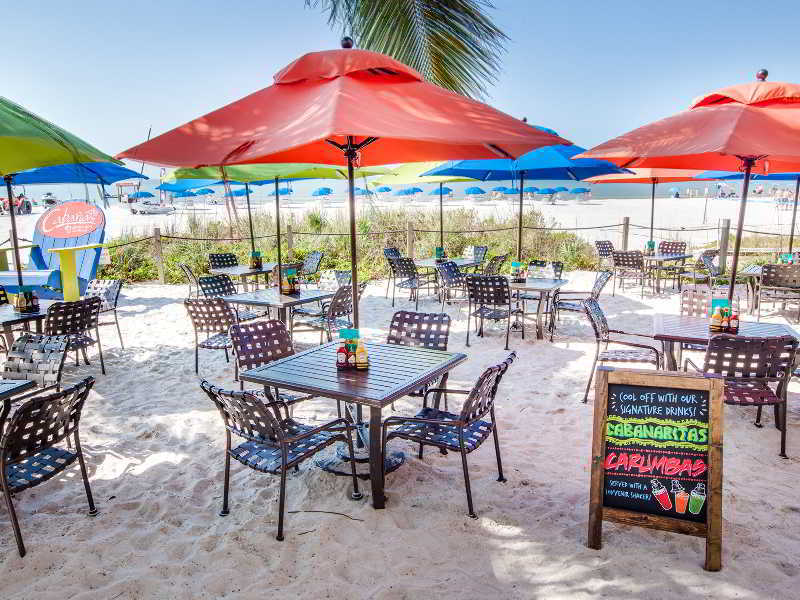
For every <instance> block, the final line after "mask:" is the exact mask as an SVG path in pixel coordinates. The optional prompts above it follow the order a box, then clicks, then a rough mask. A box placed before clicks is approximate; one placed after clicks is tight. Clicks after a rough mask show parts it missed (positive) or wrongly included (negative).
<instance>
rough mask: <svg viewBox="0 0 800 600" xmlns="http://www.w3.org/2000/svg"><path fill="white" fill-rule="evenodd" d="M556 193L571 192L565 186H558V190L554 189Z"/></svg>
mask: <svg viewBox="0 0 800 600" xmlns="http://www.w3.org/2000/svg"><path fill="white" fill-rule="evenodd" d="M553 189H554V190H555V191H556V192H566V191H569V190H567V188H565V187H564V186H563V185H560V186H558V187H557V188H553Z"/></svg>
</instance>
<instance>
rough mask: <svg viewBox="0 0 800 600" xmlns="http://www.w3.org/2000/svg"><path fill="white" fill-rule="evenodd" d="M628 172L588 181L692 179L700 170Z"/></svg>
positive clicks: (601, 176) (618, 181) (620, 181)
mask: <svg viewBox="0 0 800 600" xmlns="http://www.w3.org/2000/svg"><path fill="white" fill-rule="evenodd" d="M629 170H630V173H618V174H613V175H600V176H598V177H590V178H589V179H587V180H586V181H587V182H589V183H672V182H676V181H693V180H695V179H696V178H697V176H698V175H699V174H700V173H702V171H698V170H692V169H629Z"/></svg>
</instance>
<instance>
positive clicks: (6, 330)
mask: <svg viewBox="0 0 800 600" xmlns="http://www.w3.org/2000/svg"><path fill="white" fill-rule="evenodd" d="M36 324H37V325H38V324H39V321H36ZM37 333H39V332H38V331H37ZM3 336H4V337H5V339H6V348H8V349H9V350H11V344H13V343H14V334H13V332H12V331H11V326H9V325H3Z"/></svg>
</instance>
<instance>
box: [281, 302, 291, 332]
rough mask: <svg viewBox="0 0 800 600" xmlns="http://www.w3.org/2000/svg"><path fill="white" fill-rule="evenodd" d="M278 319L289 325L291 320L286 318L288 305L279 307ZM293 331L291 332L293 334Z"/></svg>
mask: <svg viewBox="0 0 800 600" xmlns="http://www.w3.org/2000/svg"><path fill="white" fill-rule="evenodd" d="M278 320H279V321H283V324H284V325H286V326H287V327H288V326H289V322H288V321H287V320H286V307H279V308H278ZM291 333H292V332H291V331H290V332H289V334H290V335H291Z"/></svg>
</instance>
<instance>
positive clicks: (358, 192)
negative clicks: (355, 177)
mask: <svg viewBox="0 0 800 600" xmlns="http://www.w3.org/2000/svg"><path fill="white" fill-rule="evenodd" d="M354 194H355V195H356V196H371V195H372V192H370V191H369V190H362V189H361V188H358V189H357V190H355V191H354Z"/></svg>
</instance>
